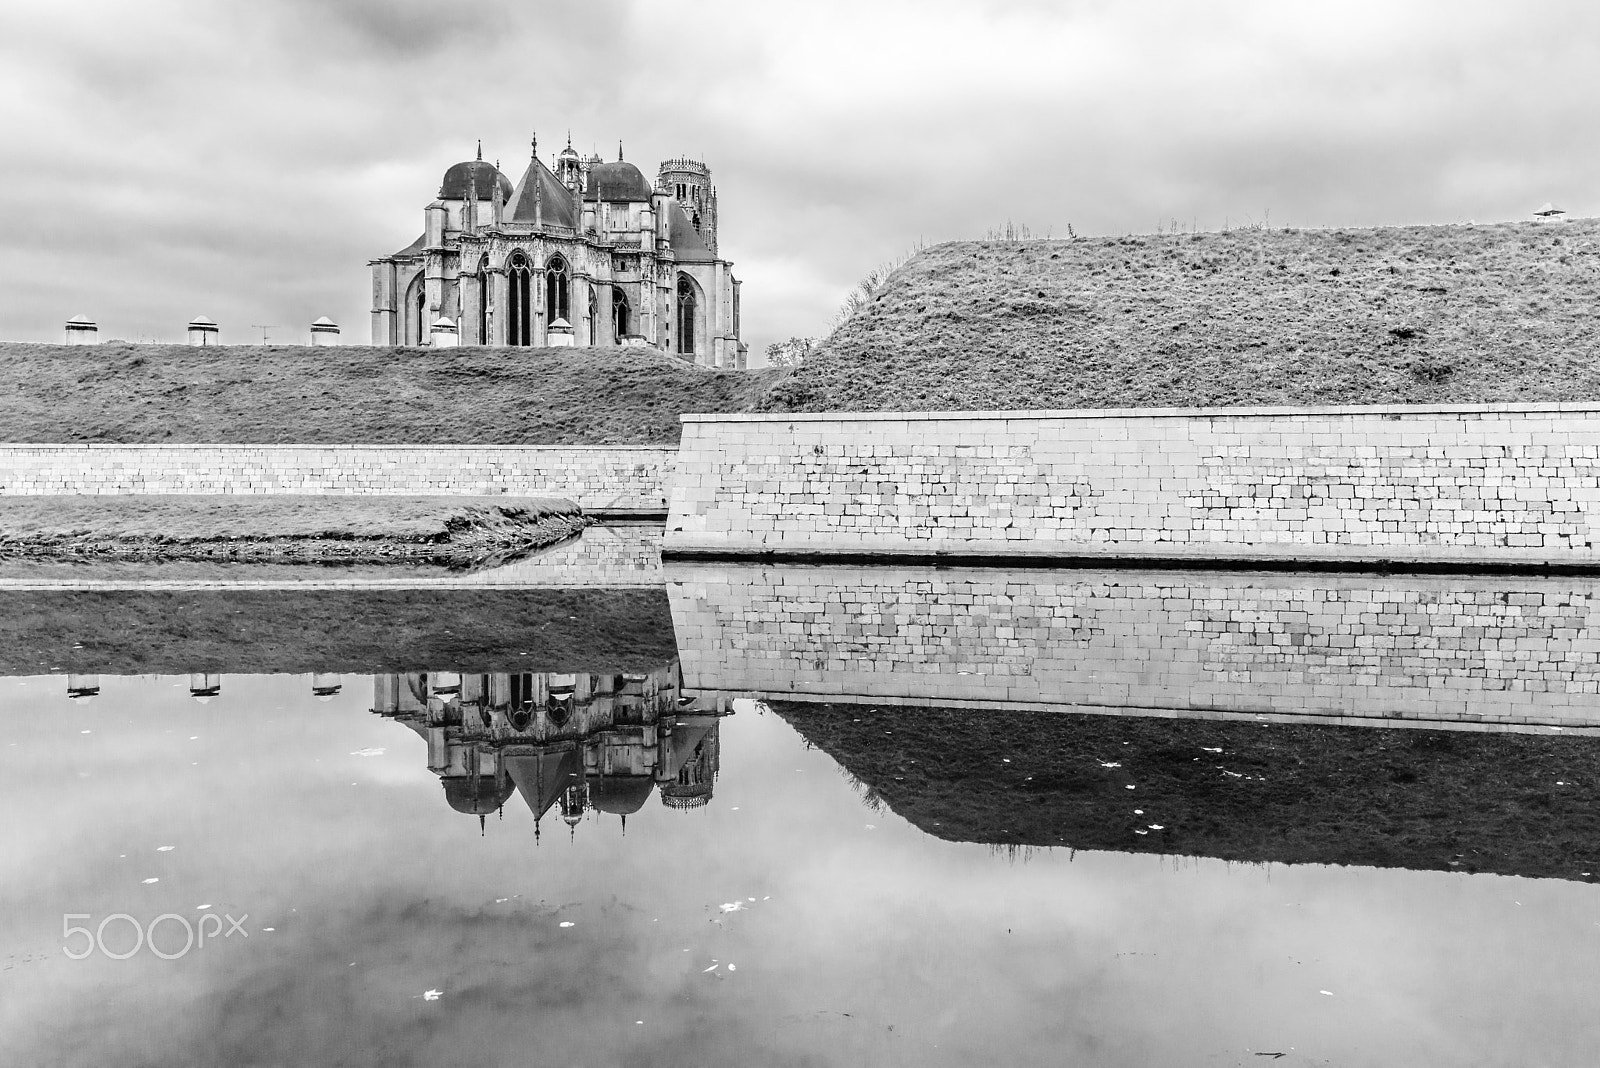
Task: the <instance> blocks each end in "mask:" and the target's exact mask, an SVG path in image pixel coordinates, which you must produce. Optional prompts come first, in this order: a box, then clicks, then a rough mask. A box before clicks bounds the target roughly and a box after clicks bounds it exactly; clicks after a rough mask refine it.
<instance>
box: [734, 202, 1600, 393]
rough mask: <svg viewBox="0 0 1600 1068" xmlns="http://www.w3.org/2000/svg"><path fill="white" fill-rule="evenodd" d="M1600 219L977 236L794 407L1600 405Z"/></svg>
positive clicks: (892, 292) (881, 307) (822, 359)
mask: <svg viewBox="0 0 1600 1068" xmlns="http://www.w3.org/2000/svg"><path fill="white" fill-rule="evenodd" d="M1597 292H1600V220H1594V219H1580V220H1574V221H1571V222H1566V223H1560V224H1544V223H1504V224H1498V225H1491V226H1411V227H1396V228H1389V229H1370V230H1265V229H1245V230H1232V231H1228V232H1224V233H1200V234H1158V235H1139V236H1130V237H1120V238H1114V237H1113V238H1077V239H1073V240H1063V241H967V242H956V243H952V244H945V245H939V246H936V247H934V248H930V249H928V250H926V251H924V252H922V253H919V254H918V255H916V256H915V257H913V258H912V259H911V260H909V261H908V262H907V263H906V264H905V265H904V266H902V267H901V268H900V269H899V270H897V271H896V272H895V273H894V274H893V275H891V276H890V278H889V280H888V281H887V282H886V283H885V284H884V285H883V286H882V287H880V288H879V290H878V291H877V293H876V294H875V296H874V297H873V298H872V299H871V300H869V301H867V302H866V303H865V304H864V305H863V306H862V307H861V308H860V309H859V310H858V311H857V312H856V313H855V314H854V315H852V316H851V317H850V318H849V319H847V320H846V321H845V322H844V323H843V324H841V325H840V327H839V328H838V329H837V330H836V331H835V332H834V333H833V335H832V336H831V337H829V338H828V339H827V340H826V341H825V342H824V343H823V346H822V349H821V351H820V352H818V353H817V354H815V355H813V356H812V357H810V358H809V359H807V361H806V362H805V363H803V364H802V365H801V366H799V367H798V368H796V369H795V371H794V373H793V375H792V377H790V378H788V379H786V380H784V381H782V382H779V383H776V384H775V387H774V389H773V392H772V395H771V396H770V397H769V398H768V399H767V400H766V401H765V402H764V407H765V408H767V409H768V410H775V411H784V410H792V411H829V410H857V411H889V410H939V409H969V410H970V409H1029V408H1032V409H1039V408H1120V407H1165V406H1190V405H1219V406H1225V405H1254V404H1286V405H1298V404H1368V403H1385V402H1395V403H1416V402H1445V403H1464V402H1487V401H1554V400H1600V330H1597V329H1596V309H1595V301H1596V294H1597Z"/></svg>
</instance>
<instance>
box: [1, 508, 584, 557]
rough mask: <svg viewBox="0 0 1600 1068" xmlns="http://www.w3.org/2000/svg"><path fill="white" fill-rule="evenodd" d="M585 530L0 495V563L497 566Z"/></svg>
mask: <svg viewBox="0 0 1600 1068" xmlns="http://www.w3.org/2000/svg"><path fill="white" fill-rule="evenodd" d="M586 522H587V520H586V519H585V518H584V516H583V513H582V511H581V510H580V509H579V508H578V506H577V505H575V504H573V503H572V502H571V501H565V500H555V499H550V498H543V497H495V498H492V499H491V498H474V497H376V496H371V497H369V496H333V495H319V496H290V495H283V496H276V495H273V496H235V495H222V494H218V495H193V496H191V495H178V494H171V495H155V494H152V495H126V496H123V495H105V496H82V497H75V496H56V497H0V558H4V557H34V558H47V559H55V560H104V559H116V560H238V561H292V560H314V561H317V562H322V563H380V562H381V563H402V562H403V563H425V564H435V565H444V566H470V565H474V564H479V565H481V564H485V563H490V562H498V561H500V560H504V559H507V558H510V557H513V556H516V555H519V554H521V553H525V552H529V551H531V550H533V549H537V548H540V547H542V546H546V545H550V544H553V543H555V542H557V541H561V540H562V539H564V538H568V537H571V536H572V535H573V534H576V533H577V532H579V531H580V530H582V529H583V527H584V526H585V524H586Z"/></svg>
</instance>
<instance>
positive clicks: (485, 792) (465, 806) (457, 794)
mask: <svg viewBox="0 0 1600 1068" xmlns="http://www.w3.org/2000/svg"><path fill="white" fill-rule="evenodd" d="M443 782H444V797H445V800H446V801H448V802H449V803H450V807H451V808H453V809H455V810H456V811H457V812H465V813H468V814H471V815H480V816H481V815H483V814H485V813H488V812H493V811H494V810H495V809H497V808H499V807H500V806H501V805H503V804H505V801H506V799H507V798H508V797H510V796H511V791H513V790H515V789H516V784H515V783H513V782H512V781H511V779H510V778H509V777H507V778H506V779H504V780H503V781H501V782H498V783H497V782H495V777H494V776H493V775H451V776H447V777H445V778H444V779H443Z"/></svg>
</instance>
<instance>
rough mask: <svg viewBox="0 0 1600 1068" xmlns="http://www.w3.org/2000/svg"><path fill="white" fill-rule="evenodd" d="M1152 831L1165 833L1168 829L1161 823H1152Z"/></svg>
mask: <svg viewBox="0 0 1600 1068" xmlns="http://www.w3.org/2000/svg"><path fill="white" fill-rule="evenodd" d="M1150 829H1151V830H1152V831H1164V830H1166V829H1167V828H1166V826H1165V825H1164V824H1160V823H1152V824H1151V825H1150Z"/></svg>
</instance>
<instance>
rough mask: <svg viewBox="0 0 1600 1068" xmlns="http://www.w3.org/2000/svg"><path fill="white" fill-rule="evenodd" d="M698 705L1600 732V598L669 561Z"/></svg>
mask: <svg viewBox="0 0 1600 1068" xmlns="http://www.w3.org/2000/svg"><path fill="white" fill-rule="evenodd" d="M666 576H667V579H668V583H669V584H668V594H669V597H670V598H671V605H672V619H673V628H674V630H675V631H676V634H677V639H678V650H679V655H680V656H681V657H682V659H683V670H684V686H685V687H686V688H687V689H689V690H690V691H692V692H700V691H717V692H724V693H733V694H742V693H753V694H758V695H770V696H773V697H785V698H814V699H817V700H829V701H847V702H848V701H862V702H865V703H871V704H880V703H891V704H893V703H899V704H930V705H956V706H967V705H970V706H972V707H1005V708H1010V709H1030V708H1031V709H1071V710H1076V711H1092V712H1113V713H1127V714H1136V715H1174V716H1175V715H1182V716H1186V717H1190V716H1196V715H1217V716H1222V717H1229V716H1267V717H1271V718H1279V719H1304V718H1311V719H1315V720H1319V721H1337V722H1341V723H1370V722H1373V721H1375V720H1382V721H1383V722H1386V723H1391V724H1392V723H1401V724H1405V723H1411V724H1416V725H1422V724H1426V725H1428V726H1440V725H1446V726H1448V725H1471V726H1480V727H1501V728H1507V729H1509V728H1527V727H1533V726H1537V725H1541V724H1543V725H1558V726H1563V727H1569V728H1591V727H1593V728H1600V636H1597V635H1600V580H1590V579H1533V578H1484V577H1474V578H1471V579H1466V578H1462V579H1455V578H1451V579H1444V578H1416V577H1407V578H1404V579H1400V578H1389V579H1384V578H1376V577H1355V576H1334V575H1318V576H1307V575H1295V576H1287V575H1286V576H1273V575H1264V574H1259V573H1257V574H1248V573H1228V572H1213V573H1208V574H1204V575H1190V574H1186V573H1179V572H1150V571H1145V572H1139V571H1128V572H1088V571H1044V570H1014V569H1004V568H981V569H966V570H959V569H955V570H945V569H934V568H931V567H922V568H917V567H903V566H886V567H850V566H822V565H813V566H799V567H756V566H750V565H738V564H728V565H722V564H711V563H687V562H681V563H674V562H669V563H668V564H667V567H666Z"/></svg>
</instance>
